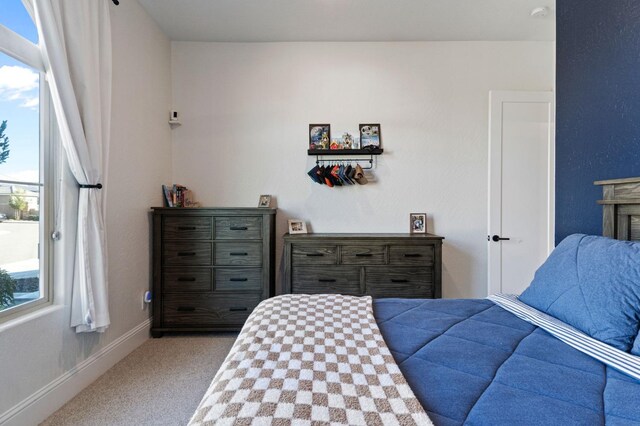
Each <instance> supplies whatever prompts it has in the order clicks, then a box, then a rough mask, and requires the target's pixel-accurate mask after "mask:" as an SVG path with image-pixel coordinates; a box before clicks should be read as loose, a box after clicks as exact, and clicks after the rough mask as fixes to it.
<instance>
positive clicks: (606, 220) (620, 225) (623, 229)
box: [594, 177, 640, 241]
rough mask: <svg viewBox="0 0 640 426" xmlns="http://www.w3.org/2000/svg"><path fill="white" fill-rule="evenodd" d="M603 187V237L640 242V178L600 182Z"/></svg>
mask: <svg viewBox="0 0 640 426" xmlns="http://www.w3.org/2000/svg"><path fill="white" fill-rule="evenodd" d="M594 184H595V185H599V186H602V200H598V204H600V205H602V207H603V212H602V235H603V236H605V237H610V238H616V239H618V240H633V241H637V240H640V177H637V178H628V179H612V180H599V181H596V182H594Z"/></svg>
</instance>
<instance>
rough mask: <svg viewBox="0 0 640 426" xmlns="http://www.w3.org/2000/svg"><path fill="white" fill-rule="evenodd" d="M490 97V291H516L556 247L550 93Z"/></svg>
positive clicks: (553, 145) (551, 104)
mask: <svg viewBox="0 0 640 426" xmlns="http://www.w3.org/2000/svg"><path fill="white" fill-rule="evenodd" d="M489 97H490V107H489V232H488V238H487V239H488V243H487V244H488V245H489V268H488V270H489V294H493V293H509V294H520V293H522V291H523V290H524V289H525V288H527V287H528V286H529V284H530V283H531V280H532V278H533V274H534V272H535V271H536V269H538V267H539V266H540V265H541V264H542V262H544V260H545V259H546V257H547V255H548V254H549V253H550V252H551V250H552V249H553V246H554V162H555V160H554V158H555V156H554V152H555V149H554V147H555V119H554V117H555V112H554V103H553V93H552V92H504V91H492V92H491V93H490V95H489Z"/></svg>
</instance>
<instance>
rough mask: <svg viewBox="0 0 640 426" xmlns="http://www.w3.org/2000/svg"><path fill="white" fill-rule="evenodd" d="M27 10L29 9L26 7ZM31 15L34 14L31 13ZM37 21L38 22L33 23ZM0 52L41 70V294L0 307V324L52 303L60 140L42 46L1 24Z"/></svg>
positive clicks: (39, 253)
mask: <svg viewBox="0 0 640 426" xmlns="http://www.w3.org/2000/svg"><path fill="white" fill-rule="evenodd" d="M27 12H29V11H28V10H27ZM30 15H31V14H30ZM34 25H35V24H34ZM0 52H2V53H4V54H6V55H8V56H10V57H11V58H13V59H15V60H16V61H18V62H20V63H22V64H23V65H25V66H28V67H30V68H33V69H34V70H35V71H37V72H39V74H40V82H39V105H38V109H39V126H40V129H39V138H40V140H39V157H40V158H39V169H40V170H39V182H38V184H39V186H40V190H39V204H40V213H39V214H40V218H39V226H38V233H39V238H38V240H39V248H38V258H39V267H40V273H39V278H40V279H39V290H40V297H39V298H38V299H37V300H33V301H29V302H26V303H23V304H21V305H18V306H13V307H10V308H6V309H3V310H0V324H3V323H6V322H7V321H10V320H13V319H16V318H19V317H21V316H23V315H26V314H28V313H31V312H34V311H36V310H39V309H42V308H44V307H47V306H50V305H51V304H53V288H54V286H53V237H52V230H53V229H54V226H55V200H54V197H55V186H56V185H55V182H56V177H57V167H56V165H57V161H56V158H57V156H58V155H59V154H58V141H59V137H58V136H57V135H58V133H57V127H56V119H55V115H54V110H53V105H52V103H51V94H50V90H49V84H48V82H47V79H46V73H45V67H44V62H43V60H42V55H41V50H40V48H39V47H38V46H37V45H35V44H34V43H32V42H31V41H29V40H27V39H26V38H24V37H22V36H21V35H20V34H18V33H16V32H14V31H13V30H11V29H9V28H7V27H5V26H3V25H2V24H0Z"/></svg>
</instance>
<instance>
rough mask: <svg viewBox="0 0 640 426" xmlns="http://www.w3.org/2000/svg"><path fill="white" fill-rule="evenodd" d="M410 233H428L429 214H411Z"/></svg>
mask: <svg viewBox="0 0 640 426" xmlns="http://www.w3.org/2000/svg"><path fill="white" fill-rule="evenodd" d="M409 233H411V234H426V233H427V214H426V213H409Z"/></svg>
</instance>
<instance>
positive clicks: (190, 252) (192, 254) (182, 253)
mask: <svg viewBox="0 0 640 426" xmlns="http://www.w3.org/2000/svg"><path fill="white" fill-rule="evenodd" d="M195 255H196V253H195V252H193V251H179V252H178V256H180V257H188V256H195Z"/></svg>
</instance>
